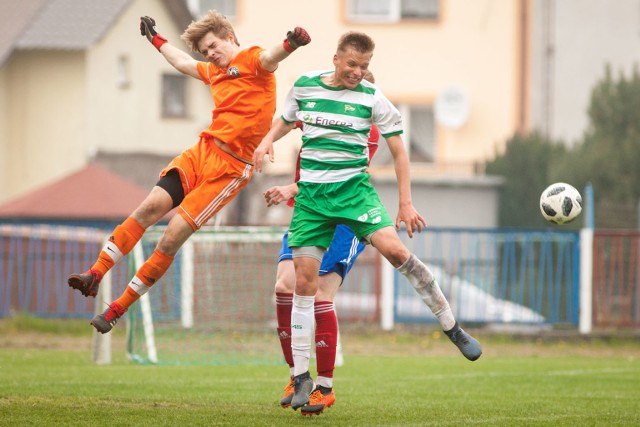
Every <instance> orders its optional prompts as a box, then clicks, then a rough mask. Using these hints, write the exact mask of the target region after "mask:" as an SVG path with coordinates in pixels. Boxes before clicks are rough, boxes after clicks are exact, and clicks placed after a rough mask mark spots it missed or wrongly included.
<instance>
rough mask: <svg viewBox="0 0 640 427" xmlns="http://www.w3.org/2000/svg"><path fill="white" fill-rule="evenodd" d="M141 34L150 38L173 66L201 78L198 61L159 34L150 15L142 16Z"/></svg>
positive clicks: (184, 72) (183, 72) (150, 41)
mask: <svg viewBox="0 0 640 427" xmlns="http://www.w3.org/2000/svg"><path fill="white" fill-rule="evenodd" d="M140 34H141V35H143V36H145V37H146V38H147V39H148V40H149V43H151V44H152V45H153V46H154V47H155V48H156V49H158V51H159V52H160V53H161V54H162V56H164V58H165V59H166V60H167V62H168V63H169V64H171V65H172V66H173V68H175V69H176V70H178V71H179V72H181V73H182V74H186V75H188V76H191V77H194V78H196V79H200V75H199V74H198V68H197V63H198V61H196V60H195V59H193V58H192V57H191V55H189V54H188V53H186V52H184V51H182V50H180V49H178V48H177V47H175V46H173V45H172V44H171V43H169V42H168V41H167V39H166V38H164V37H162V36H161V35H160V34H158V29H157V28H156V21H155V20H154V19H153V18H150V17H148V16H143V17H141V18H140Z"/></svg>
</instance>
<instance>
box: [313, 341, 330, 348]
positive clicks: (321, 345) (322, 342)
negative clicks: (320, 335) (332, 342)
mask: <svg viewBox="0 0 640 427" xmlns="http://www.w3.org/2000/svg"><path fill="white" fill-rule="evenodd" d="M318 347H320V348H329V345H328V344H327V343H326V342H324V340H320V341H318V342H317V343H316V348H318Z"/></svg>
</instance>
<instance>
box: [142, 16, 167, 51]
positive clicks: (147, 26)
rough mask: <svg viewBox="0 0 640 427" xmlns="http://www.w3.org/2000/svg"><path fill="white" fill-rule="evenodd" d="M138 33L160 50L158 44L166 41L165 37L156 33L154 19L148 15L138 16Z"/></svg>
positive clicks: (160, 44)
mask: <svg viewBox="0 0 640 427" xmlns="http://www.w3.org/2000/svg"><path fill="white" fill-rule="evenodd" d="M140 34H142V35H143V36H145V37H147V39H148V40H149V42H150V43H151V44H152V45H154V46H155V48H156V49H158V51H160V46H162V45H163V44H165V43H166V42H167V39H165V38H164V37H162V36H161V35H160V34H158V30H157V29H156V21H155V20H154V19H153V18H150V17H148V16H143V17H141V18H140Z"/></svg>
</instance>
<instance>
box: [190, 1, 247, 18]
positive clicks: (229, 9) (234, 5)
mask: <svg viewBox="0 0 640 427" xmlns="http://www.w3.org/2000/svg"><path fill="white" fill-rule="evenodd" d="M187 7H188V8H189V12H191V16H193V18H194V19H200V18H202V17H203V16H204V15H205V13H207V12H208V11H209V10H210V9H215V10H217V11H218V12H220V13H222V14H223V15H224V16H226V17H227V19H228V20H229V21H233V20H234V19H236V16H237V14H238V1H237V0H187Z"/></svg>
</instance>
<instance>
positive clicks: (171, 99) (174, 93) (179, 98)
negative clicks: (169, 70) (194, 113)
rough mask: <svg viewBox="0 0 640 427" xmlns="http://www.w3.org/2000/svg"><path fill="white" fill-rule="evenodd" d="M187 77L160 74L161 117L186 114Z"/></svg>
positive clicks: (183, 115)
mask: <svg viewBox="0 0 640 427" xmlns="http://www.w3.org/2000/svg"><path fill="white" fill-rule="evenodd" d="M186 92H187V77H186V76H184V75H182V74H163V75H162V117H186V116H187V93H186Z"/></svg>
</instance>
